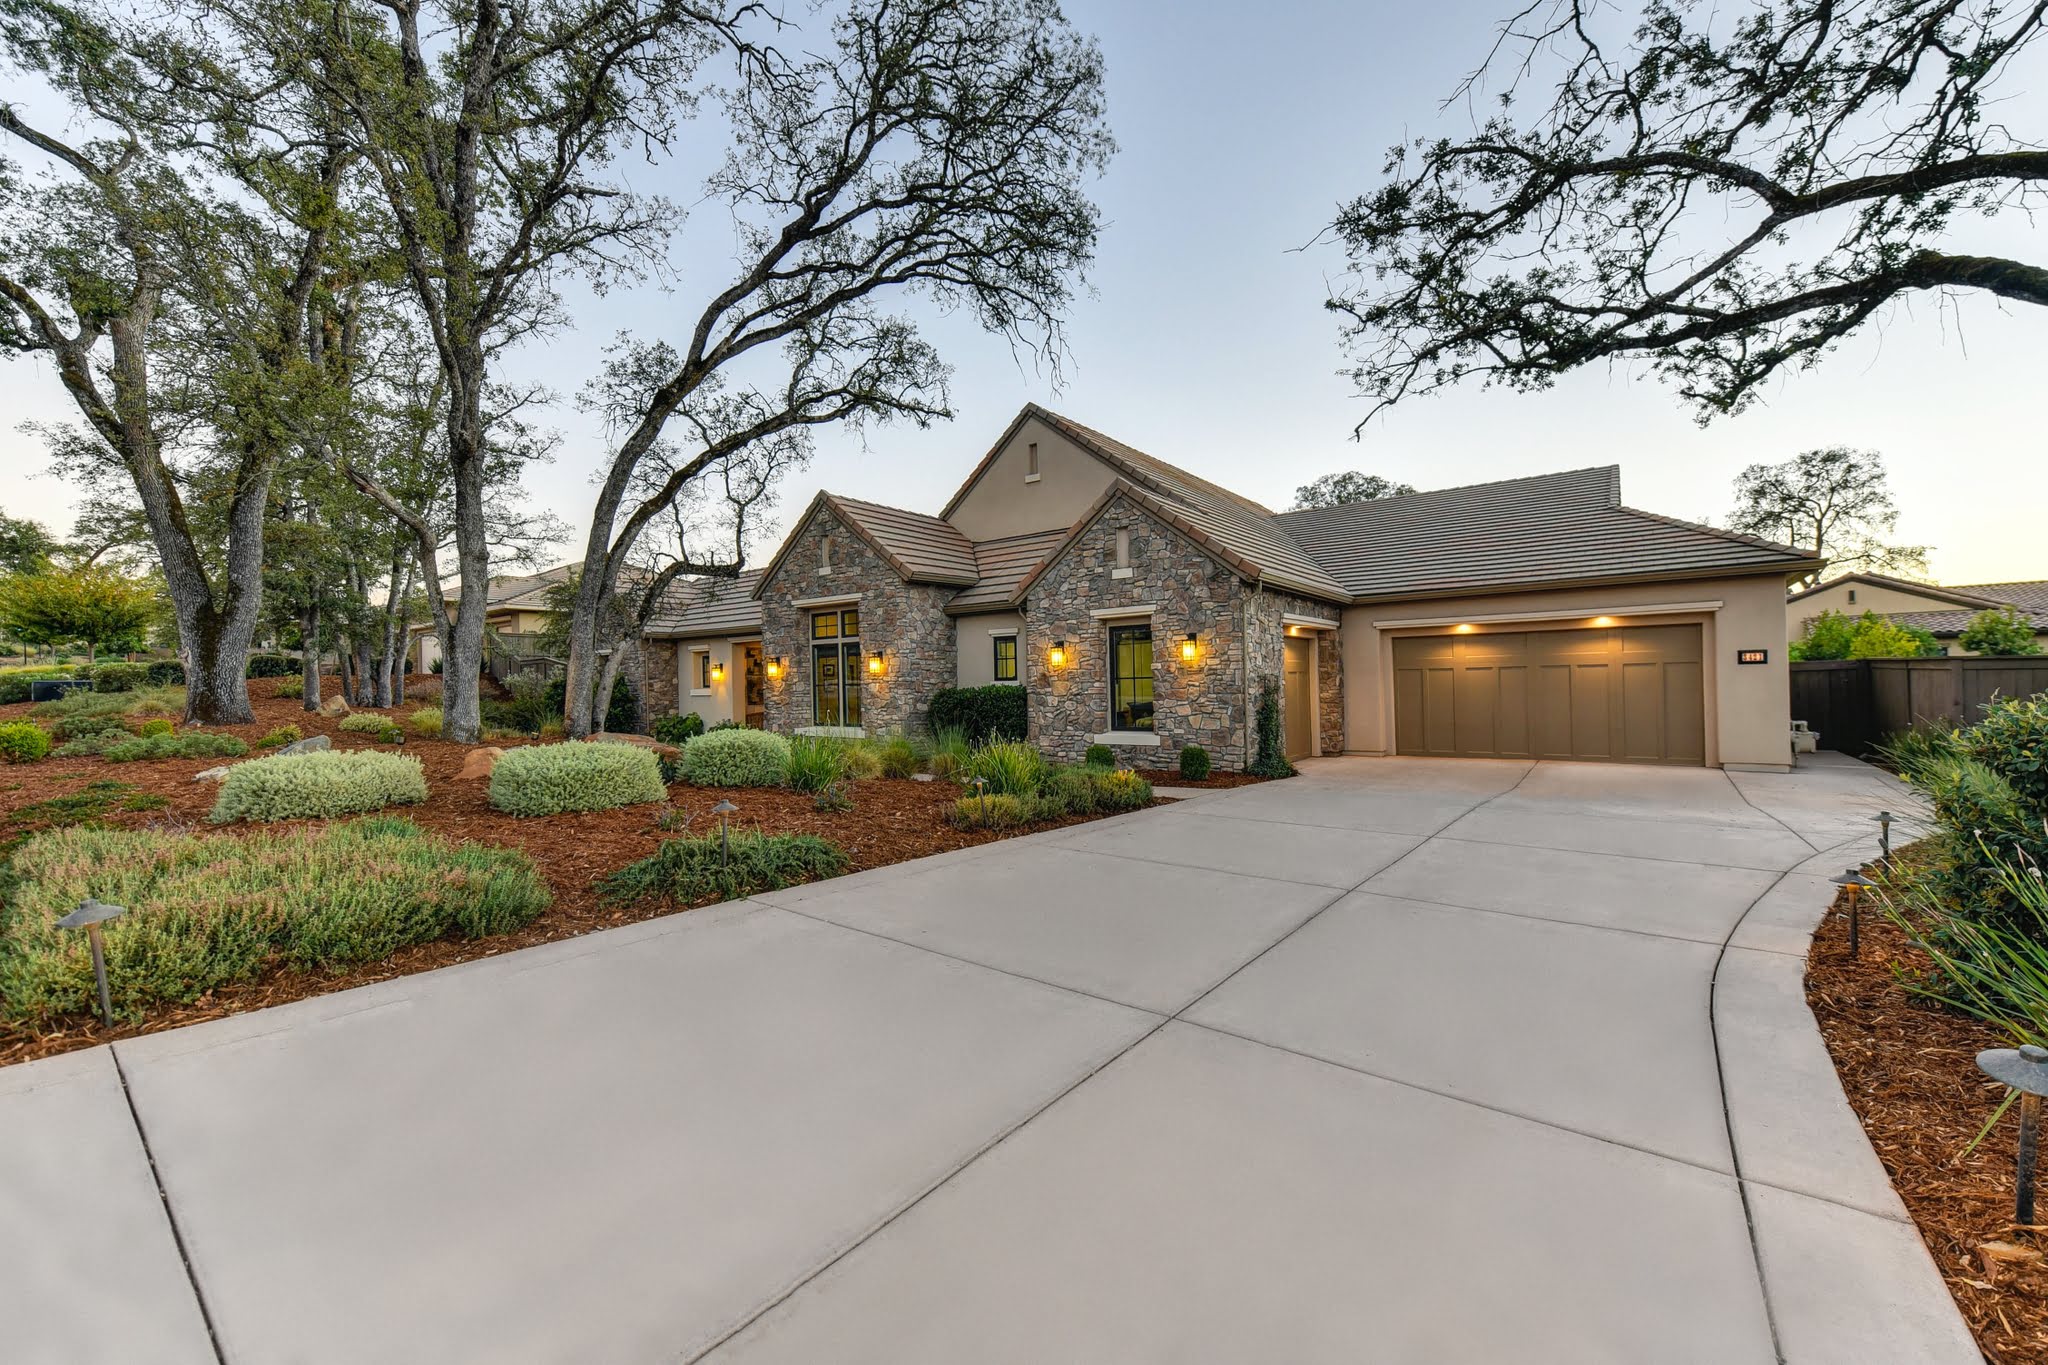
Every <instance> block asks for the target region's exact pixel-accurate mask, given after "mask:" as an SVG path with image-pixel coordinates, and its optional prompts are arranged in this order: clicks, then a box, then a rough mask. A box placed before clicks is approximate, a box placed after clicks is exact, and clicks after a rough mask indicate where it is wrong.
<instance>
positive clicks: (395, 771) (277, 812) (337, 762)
mask: <svg viewBox="0 0 2048 1365" xmlns="http://www.w3.org/2000/svg"><path fill="white" fill-rule="evenodd" d="M426 799H427V779H426V774H425V773H423V772H422V771H421V770H420V761H419V760H418V759H416V758H408V757H406V756H405V755H403V754H386V753H379V752H377V751H376V750H374V749H358V750H355V751H352V752H350V751H343V750H339V749H323V750H319V751H316V752H314V753H310V754H274V755H272V756H271V757H269V758H258V759H252V760H250V761H249V762H247V763H237V764H236V765H235V766H234V767H232V768H230V769H228V775H227V777H226V778H225V779H224V780H223V781H222V782H221V784H220V798H219V799H218V800H217V801H215V802H214V804H213V814H211V815H210V816H208V817H207V818H208V819H210V820H212V821H213V823H215V824H216V825H224V824H226V823H228V822H229V821H230V820H301V819H311V818H316V817H327V816H335V815H355V814H357V813H359V812H362V811H371V810H381V809H382V808H383V807H385V806H396V805H410V804H414V803H417V802H420V801H424V800H426Z"/></svg>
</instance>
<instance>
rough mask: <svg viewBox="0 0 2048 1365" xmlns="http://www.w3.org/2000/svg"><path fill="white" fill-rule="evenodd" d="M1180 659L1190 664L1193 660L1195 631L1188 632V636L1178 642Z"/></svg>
mask: <svg viewBox="0 0 2048 1365" xmlns="http://www.w3.org/2000/svg"><path fill="white" fill-rule="evenodd" d="M1180 661H1181V662H1182V663H1184V664H1191V663H1193V662H1194V661H1195V633H1194V632H1193V631H1189V632H1188V638H1187V639H1185V640H1182V641H1181V642H1180Z"/></svg>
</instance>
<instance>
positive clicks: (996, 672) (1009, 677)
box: [989, 632, 1018, 683]
mask: <svg viewBox="0 0 2048 1365" xmlns="http://www.w3.org/2000/svg"><path fill="white" fill-rule="evenodd" d="M1005 653H1007V654H1008V655H1009V657H1008V658H1007V659H1005V658H1004V657H1003V656H1004V654H1005ZM1005 665H1007V666H1008V668H1009V670H1010V671H1009V672H1008V673H1005V672H1004V671H1003V669H1004V667H1005ZM989 678H990V679H991V680H992V681H995V682H999V683H1014V682H1016V681H1018V677H1017V636H1016V634H1015V632H1009V633H1005V634H1001V635H992V636H990V637H989Z"/></svg>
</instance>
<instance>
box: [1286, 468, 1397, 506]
mask: <svg viewBox="0 0 2048 1365" xmlns="http://www.w3.org/2000/svg"><path fill="white" fill-rule="evenodd" d="M1414 491H1415V488H1414V486H1413V485H1412V484H1405V483H1397V482H1395V481H1394V480H1393V479H1389V478H1387V477H1386V476H1385V475H1382V474H1366V473H1362V472H1361V471H1359V470H1356V469H1347V470H1344V471H1343V472H1342V473H1337V474H1325V475H1323V476H1322V477H1321V478H1318V479H1311V480H1310V481H1309V482H1307V483H1305V484H1303V485H1302V486H1301V487H1299V488H1297V489H1295V490H1294V510H1295V511H1297V512H1300V511H1304V510H1306V509H1308V508H1311V507H1342V506H1343V505H1344V504H1345V503H1347V502H1371V501H1372V500H1373V499H1375V498H1399V497H1405V496H1407V495H1408V494H1410V493H1413V492H1414Z"/></svg>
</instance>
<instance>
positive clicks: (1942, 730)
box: [1871, 720, 1962, 776]
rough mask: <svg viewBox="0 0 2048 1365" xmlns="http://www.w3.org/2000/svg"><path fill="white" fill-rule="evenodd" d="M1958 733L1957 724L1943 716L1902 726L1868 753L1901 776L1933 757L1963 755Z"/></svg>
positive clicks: (1958, 756) (1956, 756) (1957, 756)
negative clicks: (1932, 720)
mask: <svg viewBox="0 0 2048 1365" xmlns="http://www.w3.org/2000/svg"><path fill="white" fill-rule="evenodd" d="M1958 733H1959V729H1958V727H1957V726H1956V725H1955V724H1954V723H1953V722H1950V721H1946V720H1943V721H1937V722H1934V723H1931V724H1928V725H1922V726H1918V727H1916V728H1914V729H1911V730H1901V731H1899V732H1898V733H1897V734H1894V735H1891V736H1889V737H1888V738H1886V739H1885V740H1884V741H1883V742H1882V743H1880V744H1878V745H1876V746H1875V748H1874V749H1873V751H1872V754H1871V757H1873V758H1874V759H1876V760H1877V762H1879V763H1881V764H1883V765H1884V766H1885V767H1887V768H1890V769H1891V770H1892V771H1893V772H1895V773H1898V774H1900V775H1902V776H1903V775H1906V774H1910V773H1911V772H1913V771H1914V769H1916V768H1917V767H1919V766H1920V765H1921V764H1923V763H1927V762H1929V761H1931V760H1933V759H1937V758H1960V757H1962V748H1961V746H1960V744H1959V743H1958V741H1957V739H1956V736H1957V734H1958Z"/></svg>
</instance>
